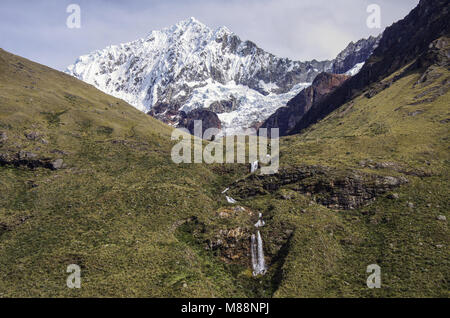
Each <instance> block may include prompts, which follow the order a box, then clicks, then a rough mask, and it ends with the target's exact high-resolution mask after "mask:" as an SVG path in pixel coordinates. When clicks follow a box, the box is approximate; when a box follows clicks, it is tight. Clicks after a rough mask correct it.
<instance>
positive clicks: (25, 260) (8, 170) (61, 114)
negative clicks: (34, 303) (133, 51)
mask: <svg viewBox="0 0 450 318" xmlns="http://www.w3.org/2000/svg"><path fill="white" fill-rule="evenodd" d="M0 132H2V133H5V134H6V140H5V141H3V142H2V143H1V145H0V153H3V154H7V155H9V156H10V157H14V156H16V153H18V152H20V151H27V152H31V153H33V154H34V155H36V156H37V157H36V158H50V159H51V160H55V159H63V160H64V164H65V165H66V167H65V168H63V169H60V170H54V171H52V170H50V169H45V168H37V169H29V168H28V167H25V166H17V167H16V166H14V165H4V166H0V187H1V191H0V296H4V297H10V296H25V297H30V296H143V297H155V296H234V295H236V296H245V291H243V290H242V288H240V287H239V286H236V285H235V284H234V283H233V277H232V276H231V275H230V274H228V273H227V272H224V270H223V269H221V268H218V269H216V270H215V272H214V273H213V274H209V273H208V271H207V270H205V268H204V266H209V265H208V264H204V263H203V261H202V259H201V258H199V256H198V255H197V254H196V253H195V252H194V250H193V249H192V248H190V247H189V246H188V245H186V243H185V242H180V241H178V240H177V239H176V237H175V236H174V231H175V229H176V227H177V222H179V221H180V220H184V219H186V218H188V217H190V216H191V215H202V214H207V213H210V212H211V211H214V207H217V206H218V205H219V204H220V203H218V202H217V201H219V195H218V194H217V193H220V191H221V190H222V188H221V185H220V186H219V185H218V180H219V178H218V177H217V175H215V174H214V173H213V172H212V171H211V170H210V168H211V167H207V166H201V165H185V166H177V165H175V164H173V163H172V160H171V157H170V151H171V148H172V145H173V143H172V142H171V141H170V132H171V128H169V127H168V126H166V125H164V124H162V123H160V122H158V121H156V120H154V119H152V118H151V117H150V116H148V115H145V114H143V113H141V112H139V111H137V110H135V109H134V108H133V107H131V106H129V105H127V104H126V103H124V102H123V101H121V100H118V99H115V98H113V97H110V96H107V95H105V94H103V93H101V92H100V91H98V90H97V89H95V88H93V87H92V86H90V85H87V84H84V83H82V82H81V81H78V80H76V79H74V78H72V77H70V76H67V75H65V74H62V73H59V72H56V71H54V70H51V69H49V68H47V67H44V66H41V65H38V64H35V63H32V62H30V61H27V60H25V59H22V58H19V57H17V56H14V55H11V54H9V53H7V52H5V51H0ZM30 133H35V134H34V135H32V136H34V137H36V136H35V135H36V134H37V135H38V137H36V138H33V140H29V139H28V138H27V137H26V135H28V136H30ZM219 189H220V191H219ZM72 263H75V264H79V265H80V266H81V267H82V278H83V283H82V284H83V288H82V289H80V290H70V289H68V288H67V287H66V282H65V281H66V278H67V276H68V274H67V273H66V267H67V265H69V264H72ZM186 281H188V282H189V284H188V285H187V287H185V288H183V283H184V282H186Z"/></svg>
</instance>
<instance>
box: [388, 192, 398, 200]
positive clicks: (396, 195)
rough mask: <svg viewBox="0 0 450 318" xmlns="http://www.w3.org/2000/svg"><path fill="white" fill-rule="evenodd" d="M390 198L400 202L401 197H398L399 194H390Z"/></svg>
mask: <svg viewBox="0 0 450 318" xmlns="http://www.w3.org/2000/svg"><path fill="white" fill-rule="evenodd" d="M388 198H389V199H392V200H398V199H399V198H400V196H399V195H398V193H390V194H389V195H388Z"/></svg>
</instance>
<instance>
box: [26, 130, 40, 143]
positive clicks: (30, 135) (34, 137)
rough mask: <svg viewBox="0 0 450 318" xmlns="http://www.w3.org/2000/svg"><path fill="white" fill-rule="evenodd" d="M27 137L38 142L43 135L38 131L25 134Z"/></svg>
mask: <svg viewBox="0 0 450 318" xmlns="http://www.w3.org/2000/svg"><path fill="white" fill-rule="evenodd" d="M25 137H27V139H28V140H32V141H36V140H38V139H39V138H41V134H40V133H38V132H36V131H32V132H30V133H28V134H25Z"/></svg>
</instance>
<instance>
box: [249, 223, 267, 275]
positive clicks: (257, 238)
mask: <svg viewBox="0 0 450 318" xmlns="http://www.w3.org/2000/svg"><path fill="white" fill-rule="evenodd" d="M255 226H256V227H261V226H264V221H263V220H262V215H261V214H259V220H258V223H257V224H255ZM250 249H251V254H252V255H251V256H252V267H253V276H258V275H264V274H265V273H266V271H267V268H266V262H265V260H264V249H263V241H262V238H261V233H260V232H259V230H258V231H256V235H255V234H252V237H251V246H250Z"/></svg>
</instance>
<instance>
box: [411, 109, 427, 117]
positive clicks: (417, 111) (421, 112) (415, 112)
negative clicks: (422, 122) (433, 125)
mask: <svg viewBox="0 0 450 318" xmlns="http://www.w3.org/2000/svg"><path fill="white" fill-rule="evenodd" d="M423 112H424V111H423V110H416V111H414V112H411V113H409V114H408V116H411V117H415V116H417V115H420V114H423Z"/></svg>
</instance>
